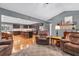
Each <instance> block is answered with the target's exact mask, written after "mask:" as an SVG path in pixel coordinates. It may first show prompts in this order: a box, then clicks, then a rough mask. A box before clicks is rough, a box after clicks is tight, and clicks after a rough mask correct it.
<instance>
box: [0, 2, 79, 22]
mask: <svg viewBox="0 0 79 59" xmlns="http://www.w3.org/2000/svg"><path fill="white" fill-rule="evenodd" d="M0 7H3V8H5V9H9V10H12V11H16V12H19V13H22V14H25V15H28V16H32V17H35V18H38V19H41V20H45V21H46V20H48V19H50V18H51V17H54V16H56V15H57V14H59V13H61V12H63V11H72V10H79V3H49V4H45V3H2V4H0Z"/></svg>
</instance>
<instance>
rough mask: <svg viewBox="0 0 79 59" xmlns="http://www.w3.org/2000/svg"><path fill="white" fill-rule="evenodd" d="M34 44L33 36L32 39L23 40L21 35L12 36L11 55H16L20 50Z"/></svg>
mask: <svg viewBox="0 0 79 59" xmlns="http://www.w3.org/2000/svg"><path fill="white" fill-rule="evenodd" d="M33 44H35V36H33V38H25V37H23V36H21V35H16V36H14V35H13V50H12V53H17V52H19V51H21V50H22V49H24V48H26V47H29V46H30V45H33Z"/></svg>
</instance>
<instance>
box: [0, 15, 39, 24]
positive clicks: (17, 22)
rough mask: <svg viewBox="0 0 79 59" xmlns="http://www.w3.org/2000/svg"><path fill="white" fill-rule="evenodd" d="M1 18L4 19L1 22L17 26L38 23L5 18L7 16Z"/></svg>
mask: <svg viewBox="0 0 79 59" xmlns="http://www.w3.org/2000/svg"><path fill="white" fill-rule="evenodd" d="M1 18H2V19H1V22H5V23H16V24H35V23H38V22H35V21H29V20H24V19H20V18H14V17H10V16H5V15H2V16H1Z"/></svg>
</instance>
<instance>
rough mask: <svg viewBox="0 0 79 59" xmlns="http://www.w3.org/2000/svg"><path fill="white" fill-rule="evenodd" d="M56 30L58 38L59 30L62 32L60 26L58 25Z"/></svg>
mask: <svg viewBox="0 0 79 59" xmlns="http://www.w3.org/2000/svg"><path fill="white" fill-rule="evenodd" d="M55 29H56V36H58V30H60V26H59V25H56V26H55Z"/></svg>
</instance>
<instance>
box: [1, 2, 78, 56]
mask: <svg viewBox="0 0 79 59" xmlns="http://www.w3.org/2000/svg"><path fill="white" fill-rule="evenodd" d="M78 5H79V4H78V3H77V4H74V3H73V4H71V3H8V4H6V3H2V4H0V13H1V14H0V19H1V26H0V27H1V41H0V48H1V49H0V55H1V56H73V55H74V56H79V22H78V21H79V20H78V19H79V11H78V10H79V8H78ZM60 6H61V7H60ZM71 6H73V7H71ZM57 7H58V8H57ZM52 10H53V11H52ZM33 11H34V12H33ZM5 48H6V49H5ZM7 51H8V52H7Z"/></svg>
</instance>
